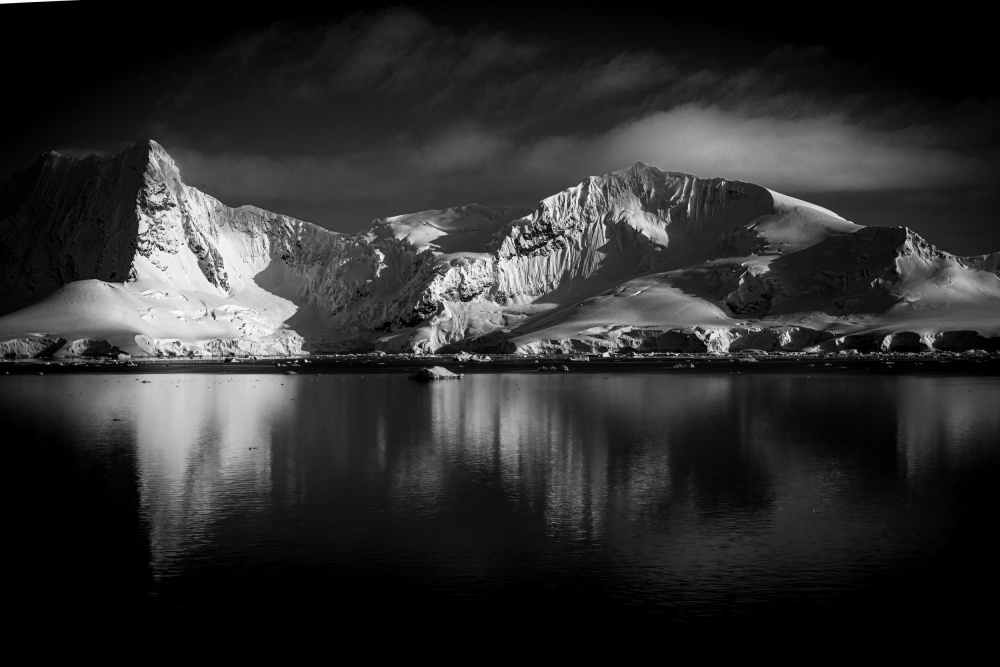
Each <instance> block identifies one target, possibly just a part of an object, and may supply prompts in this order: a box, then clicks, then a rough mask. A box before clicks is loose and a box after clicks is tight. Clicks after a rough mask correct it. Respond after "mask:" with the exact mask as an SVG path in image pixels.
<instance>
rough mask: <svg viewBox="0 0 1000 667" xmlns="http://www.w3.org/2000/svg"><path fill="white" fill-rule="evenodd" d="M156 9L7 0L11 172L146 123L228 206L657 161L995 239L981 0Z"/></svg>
mask: <svg viewBox="0 0 1000 667" xmlns="http://www.w3.org/2000/svg"><path fill="white" fill-rule="evenodd" d="M147 4H148V3H147ZM689 4H691V3H689ZM150 7H151V8H138V6H137V5H132V6H130V8H129V9H128V10H127V12H126V11H124V10H122V9H121V7H120V6H118V7H113V6H105V5H102V4H100V3H87V2H70V3H44V4H35V5H0V23H2V25H4V27H5V31H4V32H5V38H4V40H0V50H2V55H3V62H4V63H5V69H4V77H3V84H2V86H3V91H4V95H3V107H4V113H3V115H4V116H5V117H6V119H7V120H6V123H5V132H4V142H3V145H4V148H3V151H2V157H0V174H6V173H9V172H11V171H13V170H15V169H19V168H22V167H24V166H26V165H27V164H29V163H30V162H31V161H32V160H33V159H34V158H35V157H36V156H37V155H38V154H39V153H41V152H43V151H47V150H58V151H60V152H63V153H68V154H85V153H90V152H102V153H113V152H115V151H116V150H118V149H120V148H121V147H122V146H124V145H126V144H129V143H134V142H136V141H141V140H143V139H146V138H151V139H155V140H156V141H158V142H160V143H161V144H163V145H164V147H165V148H166V149H167V150H168V151H169V152H170V153H171V155H173V156H174V158H175V159H176V160H177V162H178V164H179V165H180V168H181V173H182V176H183V178H184V180H185V182H187V183H188V184H190V185H194V186H196V187H199V188H201V189H202V190H205V191H206V192H208V193H209V194H212V195H214V196H216V197H218V198H220V199H221V200H222V201H224V202H225V203H227V204H230V205H239V204H256V205H258V206H262V207H264V208H267V209H271V210H275V211H278V212H281V213H287V214H289V215H293V216H296V217H299V218H303V219H305V220H309V221H312V222H316V223H318V224H320V225H323V226H325V227H328V228H330V229H335V230H339V231H357V230H359V229H361V228H362V227H365V226H366V225H367V224H368V223H369V222H370V221H371V220H372V219H373V218H375V217H379V216H386V215H395V214H400V213H406V212H412V211H417V210H422V209H428V208H443V207H447V206H456V205H461V204H465V203H469V202H473V201H474V202H478V203H482V204H490V205H510V206H533V205H534V204H535V203H536V202H537V201H538V200H539V199H541V198H543V197H546V196H548V195H551V194H554V193H556V192H558V191H560V190H562V189H565V188H567V187H570V186H572V185H575V184H576V183H578V182H579V181H580V180H581V179H583V178H585V177H587V176H589V175H594V174H602V173H606V172H608V171H612V170H614V169H620V168H623V167H627V166H629V165H630V164H632V163H634V162H636V161H643V162H646V163H647V164H651V165H654V166H657V167H660V168H661V169H664V170H669V171H684V172H688V173H693V174H695V175H697V176H703V177H710V176H726V177H730V178H739V179H743V180H748V181H752V182H755V183H758V184H760V185H764V186H767V187H770V188H772V189H775V190H778V191H781V192H784V193H786V194H789V195H793V196H796V197H800V198H803V199H806V200H809V201H812V202H814V203H817V204H820V205H823V206H826V207H828V208H831V209H833V210H835V211H837V212H838V213H840V214H841V215H844V216H845V217H847V218H849V219H851V220H853V221H854V222H857V223H859V224H866V225H908V226H910V227H912V228H913V229H915V230H917V231H918V232H920V233H921V234H923V235H925V236H926V237H928V239H929V240H930V241H931V242H932V243H936V244H938V245H940V246H941V247H942V248H944V249H946V250H950V251H952V252H957V253H962V254H972V253H983V252H989V251H995V250H1000V222H998V220H997V216H996V211H997V205H998V203H1000V196H998V193H997V188H996V185H995V183H996V178H997V176H998V172H1000V133H998V127H1000V121H998V118H1000V102H998V96H997V88H996V86H997V83H996V82H997V81H998V80H1000V76H998V73H997V71H996V70H997V65H996V62H997V58H996V57H995V54H994V53H993V46H994V43H995V37H994V35H993V32H994V28H993V26H992V25H991V24H989V23H988V21H986V19H985V17H979V18H977V17H976V16H974V15H972V14H971V13H970V12H968V11H965V12H964V13H963V12H950V13H949V12H946V13H942V12H937V11H934V12H931V11H927V12H923V13H922V12H919V11H917V10H915V9H914V10H901V11H899V12H896V13H893V14H885V15H881V14H879V13H877V12H875V11H874V10H873V9H872V5H857V6H851V5H848V4H843V3H835V4H833V5H831V4H825V5H818V4H815V3H814V4H812V5H808V7H807V9H808V12H806V11H805V10H804V9H801V8H800V10H798V11H799V12H800V13H784V14H783V13H781V12H780V10H778V9H776V6H774V5H765V4H762V3H757V4H753V3H744V4H743V5H742V8H739V9H737V8H735V7H736V6H735V5H734V6H733V8H729V7H727V6H726V5H725V4H719V3H700V4H698V3H695V4H691V9H676V8H675V7H674V5H673V4H671V3H657V4H645V3H639V4H636V3H600V4H593V3H575V4H571V3H563V4H561V5H558V6H556V5H553V6H549V5H546V4H544V3H532V5H530V6H529V8H517V7H515V6H513V5H509V4H502V3H488V6H487V3H466V6H465V8H464V9H461V10H459V11H455V10H454V9H444V8H442V7H441V6H436V5H410V6H391V5H390V6H375V5H355V6H353V7H348V8H346V9H343V10H340V11H329V12H327V13H325V14H317V13H315V12H312V13H310V12H308V11H296V6H295V5H294V3H272V4H271V5H269V6H268V9H267V10H266V11H264V12H251V11H242V10H241V11H240V12H237V13H230V14H229V15H227V16H225V17H220V16H218V13H217V12H212V11H209V5H208V4H202V5H198V4H185V3H179V4H178V3H167V4H157V5H151V4H150ZM247 7H249V5H248V6H247ZM800 7H805V6H800ZM560 8H561V9H560ZM281 12H285V13H281Z"/></svg>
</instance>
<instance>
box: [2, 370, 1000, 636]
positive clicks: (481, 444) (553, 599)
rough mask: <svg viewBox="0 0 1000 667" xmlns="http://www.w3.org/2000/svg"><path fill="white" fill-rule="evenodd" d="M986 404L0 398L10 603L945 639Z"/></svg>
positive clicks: (609, 377)
mask: <svg viewBox="0 0 1000 667" xmlns="http://www.w3.org/2000/svg"><path fill="white" fill-rule="evenodd" d="M997 406H1000V379H998V378H995V377H975V378H970V377H965V378H963V377H942V376H917V375H909V376H865V375H862V374H851V375H842V376H836V375H830V374H827V375H824V376H813V377H810V376H807V375H805V374H793V373H789V374H767V375H753V374H731V373H720V374H698V375H694V374H692V375H677V374H657V373H640V374H636V373H629V374H614V373H607V374H602V373H596V374H577V373H571V374H565V373H564V374H535V373H530V372H523V373H506V374H482V375H470V376H467V377H466V378H465V379H464V380H462V381H459V382H442V383H433V384H430V385H419V384H417V383H414V382H411V381H408V380H407V379H406V376H405V375H401V374H392V373H390V374H381V375H379V374H373V375H360V374H345V375H339V374H330V375H318V376H312V375H298V376H285V375H269V374H261V375H226V374H200V373H199V374H173V375H170V374H168V375H164V374H159V375H139V376H135V375H127V374H123V375H65V376H44V377H37V376H21V377H2V378H0V418H2V420H3V424H4V426H5V432H6V433H8V434H10V435H9V437H8V439H7V449H8V451H9V452H11V453H13V454H14V457H13V462H14V465H13V466H12V467H11V468H9V469H8V470H9V473H8V474H10V475H13V476H16V477H17V478H19V479H18V482H17V485H16V488H18V489H19V492H18V495H17V498H16V506H15V507H14V508H13V512H14V516H15V517H16V529H17V535H18V539H17V540H16V547H15V548H16V553H17V556H18V559H17V562H18V565H17V568H18V569H17V572H18V574H19V576H21V577H23V578H25V580H27V581H29V582H30V588H31V591H32V593H31V595H30V597H28V599H26V600H24V601H23V602H24V604H26V605H28V606H32V607H38V608H52V607H56V608H62V609H73V608H84V609H97V608H102V607H103V606H105V605H112V604H114V605H118V606H119V608H123V607H122V606H121V605H128V606H127V607H124V608H129V609H132V608H137V609H148V610H153V611H155V610H159V611H163V612H167V613H174V612H176V611H178V610H200V611H205V610H220V611H223V610H240V611H242V612H249V611H254V612H255V613H256V612H260V613H263V612H265V611H268V610H269V611H271V612H274V610H278V609H283V610H292V609H301V608H304V606H305V605H309V606H310V608H312V607H314V606H315V605H317V604H319V605H321V606H323V605H329V606H327V607H326V608H327V609H329V613H331V614H333V613H347V612H346V611H345V610H350V613H352V614H364V613H378V614H379V615H380V617H386V616H389V617H391V616H394V615H398V616H403V615H408V614H413V613H421V614H424V613H433V614H438V615H441V616H456V617H457V616H461V615H464V614H470V613H472V614H478V615H479V617H485V616H487V615H488V616H490V617H500V616H503V615H507V614H510V613H517V614H519V615H520V617H525V618H527V617H551V616H552V615H554V614H557V615H558V617H559V618H564V619H565V618H567V617H574V618H577V617H579V618H589V619H601V618H616V619H620V618H626V617H632V616H635V617H649V616H652V617H660V618H664V619H670V620H684V619H708V620H714V619H733V618H740V619H753V620H763V621H771V620H791V619H797V620H801V619H803V618H806V619H812V618H815V619H818V620H830V619H844V618H848V617H850V618H857V617H858V616H859V615H870V616H872V617H875V618H877V617H879V616H880V615H884V614H886V613H891V614H893V615H895V616H897V617H914V618H917V617H920V618H926V617H927V616H928V615H934V614H945V613H946V614H947V615H948V616H949V617H952V616H954V615H955V614H961V613H962V611H963V610H969V609H971V608H972V607H971V605H972V602H971V601H972V600H974V599H976V598H977V597H980V596H982V595H983V594H992V593H995V592H996V585H995V578H994V577H993V575H992V571H993V570H992V567H991V565H990V564H989V563H988V560H989V556H988V553H989V545H990V544H991V543H992V537H991V535H990V533H991V532H992V528H991V527H992V526H993V525H994V524H995V516H994V511H995V509H996V508H997V503H996V501H995V500H994V489H995V488H996V485H997V483H998V482H1000V465H998V464H1000V410H998V409H997ZM943 610H948V611H947V612H944V611H943Z"/></svg>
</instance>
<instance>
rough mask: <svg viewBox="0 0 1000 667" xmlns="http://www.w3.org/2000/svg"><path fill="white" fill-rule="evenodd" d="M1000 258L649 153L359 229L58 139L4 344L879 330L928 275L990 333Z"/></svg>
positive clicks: (2, 218) (4, 277) (310, 342)
mask: <svg viewBox="0 0 1000 667" xmlns="http://www.w3.org/2000/svg"><path fill="white" fill-rule="evenodd" d="M997 256H998V254H997V253H994V254H993V255H984V256H982V257H976V258H965V259H963V258H955V257H953V256H951V255H948V254H947V253H943V252H941V251H939V250H937V249H936V248H933V247H932V246H930V245H929V244H927V243H926V242H925V241H924V240H923V239H921V238H920V237H919V236H917V235H916V234H914V233H913V232H911V231H909V230H905V229H888V228H876V227H871V228H863V227H860V226H857V225H853V224H851V223H848V222H847V221H844V220H842V219H840V218H839V217H837V216H836V215H835V214H832V213H830V212H829V211H824V210H822V209H819V208H818V207H814V206H812V205H809V204H807V203H805V202H798V201H797V200H793V199H791V198H788V197H784V196H783V195H778V194H777V193H772V192H771V191H769V190H767V189H765V188H761V187H759V186H756V185H753V184H749V183H742V182H738V181H729V180H725V179H698V178H695V177H692V176H688V175H685V174H676V173H669V172H662V171H660V170H658V169H655V168H652V167H648V166H646V165H642V164H636V165H635V166H633V167H631V168H629V169H626V170H623V171H620V172H615V173H612V174H608V175H606V176H601V177H593V178H589V179H587V180H586V181H584V182H582V183H580V184H579V185H577V186H576V187H573V188H570V189H568V190H566V191H564V192H561V193H559V194H557V195H554V196H552V197H549V198H548V199H545V200H543V201H542V202H540V203H539V205H538V207H537V208H536V209H534V210H526V209H491V208H488V207H484V206H479V205H476V204H472V205H468V206H463V207H458V208H452V209H442V210H436V211H425V212H422V213H415V214H408V215H404V216H396V217H394V218H385V219H381V220H377V221H375V222H374V223H373V225H372V227H371V228H370V229H369V230H368V231H366V232H364V233H361V234H357V235H353V236H351V235H345V234H339V233H335V232H331V231H328V230H325V229H323V228H321V227H318V226H316V225H312V224H309V223H307V222H303V221H300V220H295V219H293V218H289V217H287V216H283V215H279V214H275V213H271V212H268V211H264V210H261V209H258V208H255V207H252V206H241V207H236V208H233V207H229V206H226V205H225V204H223V203H221V202H220V201H218V200H217V199H215V198H213V197H211V196H209V195H207V194H205V193H202V192H200V191H199V190H197V189H195V188H192V187H189V186H187V185H185V184H184V183H183V182H182V180H181V176H180V173H179V171H178V168H177V166H176V164H175V163H174V162H173V160H172V159H171V158H170V156H169V155H167V153H166V152H165V151H164V150H163V148H162V147H160V146H159V145H158V144H156V143H155V142H148V143H144V144H140V145H137V146H134V147H132V148H130V149H128V150H126V151H124V152H123V153H121V154H119V155H116V156H114V157H111V158H98V157H90V158H86V159H83V160H75V159H70V158H65V157H62V156H59V155H57V154H47V155H44V156H42V157H41V158H39V160H38V161H36V163H35V164H33V165H32V166H31V167H29V168H28V169H26V170H24V171H22V172H19V173H17V174H15V175H13V176H12V177H11V178H9V179H7V180H6V181H4V182H3V183H2V184H0V314H3V313H6V315H5V316H4V317H0V340H7V341H18V340H19V341H22V343H16V344H15V343H10V344H9V345H7V347H8V348H10V349H11V350H15V349H29V348H30V349H35V348H39V349H42V348H44V349H45V350H49V348H50V347H51V345H50V344H49V343H50V342H51V341H52V340H62V339H65V340H67V341H73V340H78V341H83V342H86V343H87V345H83V344H80V345H77V346H76V347H73V345H72V344H68V347H67V348H66V349H87V350H89V349H105V348H104V347H101V346H97V347H95V346H94V345H91V344H90V342H91V341H93V340H107V341H110V342H109V344H108V345H109V346H110V347H112V348H114V349H116V350H124V351H129V352H132V353H134V354H153V355H161V356H162V355H166V356H172V355H212V356H217V355H226V354H256V355H260V354H282V355H285V354H294V353H297V352H299V351H301V349H302V347H303V346H304V348H305V349H306V350H318V351H346V350H357V349H372V348H381V349H386V350H391V351H403V350H417V351H435V350H440V349H448V348H464V349H493V350H496V351H501V350H504V351H512V350H516V349H523V350H537V349H554V347H553V345H555V346H557V347H558V346H562V348H567V349H569V348H572V347H573V346H574V345H576V346H577V347H579V346H583V347H587V346H588V345H590V346H593V345H598V346H601V345H604V344H605V343H607V344H608V346H611V347H614V346H615V345H617V343H613V342H611V341H613V340H618V338H621V336H618V338H616V337H615V336H612V335H609V334H608V335H606V334H607V332H609V331H619V332H620V331H621V327H631V329H630V330H634V331H647V333H649V332H656V331H658V332H659V333H655V335H653V334H652V333H651V334H650V335H645V334H643V335H642V336H640V338H642V339H643V340H646V339H650V340H651V339H653V338H655V337H656V336H661V335H663V334H664V332H668V331H672V330H675V331H687V330H693V329H691V327H702V328H703V329H704V330H705V331H709V330H713V331H714V330H715V329H719V330H720V331H721V330H723V329H727V330H729V329H731V330H735V329H734V328H739V327H743V328H744V329H746V327H747V326H750V324H752V326H751V327H750V328H751V329H754V327H756V328H757V329H760V328H764V329H769V330H775V331H776V330H778V329H781V328H782V327H787V326H802V325H804V324H805V323H806V322H808V323H809V324H810V326H815V327H818V329H820V330H826V329H835V328H837V327H841V328H845V330H854V329H857V327H858V321H857V316H865V317H867V318H868V319H869V320H870V322H869V323H871V322H875V324H876V325H878V326H882V325H885V324H886V323H887V322H888V320H886V322H881V320H878V318H879V317H883V316H885V317H888V315H887V314H892V313H893V312H895V311H894V310H893V309H896V310H898V309H899V307H900V304H906V303H910V304H911V305H912V304H913V303H916V302H918V301H920V300H924V301H928V300H933V299H934V298H938V297H939V296H940V294H938V293H937V292H935V293H934V294H931V293H930V292H927V290H926V289H924V288H925V287H926V285H927V284H934V285H937V286H938V287H940V288H942V289H943V290H944V291H943V292H941V294H945V293H949V292H948V290H951V292H950V294H952V296H955V295H956V294H957V295H958V296H959V297H961V298H960V299H959V300H961V299H962V298H966V297H969V298H972V299H973V300H974V301H976V300H977V299H978V301H976V303H978V304H979V305H978V306H977V307H978V308H979V310H978V311H977V312H979V313H981V314H982V313H985V314H986V315H980V316H977V317H978V320H977V321H978V322H979V324H980V325H981V326H980V327H979V329H978V330H981V331H983V332H986V333H990V332H993V328H995V329H997V331H996V332H993V333H994V334H995V333H1000V322H996V321H995V320H996V317H993V319H992V320H991V319H990V317H989V313H990V312H991V309H992V308H993V306H994V304H995V303H996V304H1000V301H996V299H1000V278H998V277H997V275H996V272H997V267H996V265H997ZM935 281H936V282H935ZM991 281H992V282H991ZM994 283H998V284H996V285H995V284H994ZM970 285H971V286H972V287H969V286H970ZM966 288H968V289H966ZM921 290H923V291H921ZM970 290H971V291H970ZM939 292H940V290H939ZM973 293H974V294H973ZM970 294H972V296H969V295H970ZM935 295H937V296H935ZM974 310H975V309H974ZM997 311H998V312H1000V309H997ZM885 317H883V319H885ZM852 318H853V319H852ZM984 318H985V319H984ZM918 319H919V318H918ZM876 320H877V321H876ZM748 323H750V324H748ZM753 323H756V324H753ZM705 327H708V328H705ZM991 327H992V328H991ZM966 328H970V329H972V328H975V327H966ZM43 334H45V336H43ZM678 335H679V334H678ZM713 335H714V334H713ZM720 335H721V334H720ZM755 335H756V334H755ZM991 335H992V334H991ZM32 337H33V338H32ZM675 337H676V336H675ZM29 338H30V339H31V340H28V339H29ZM668 338H669V337H668ZM710 338H711V336H710ZM716 338H718V336H716ZM757 338H759V336H757ZM40 340H44V341H48V342H46V343H45V345H42V343H41V342H38V341H40ZM546 340H548V341H557V343H553V344H551V345H550V344H549V343H545V342H544V341H546ZM637 340H638V339H637ZM664 340H666V339H664ZM699 340H700V339H699ZM24 341H27V342H24ZM32 341H34V342H32ZM558 341H563V342H562V343H558ZM572 341H576V342H575V343H572ZM601 341H603V342H601ZM633 342H635V341H633ZM547 345H548V346H549V347H546V346H547ZM623 345H624V344H623ZM5 349H6V348H5Z"/></svg>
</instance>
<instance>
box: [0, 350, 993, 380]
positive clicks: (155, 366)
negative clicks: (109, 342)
mask: <svg viewBox="0 0 1000 667" xmlns="http://www.w3.org/2000/svg"><path fill="white" fill-rule="evenodd" d="M432 366H441V367H443V368H446V369H448V370H450V371H452V372H454V373H463V374H466V375H469V374H481V373H525V372H531V373H539V372H542V373H545V374H561V373H567V372H568V373H602V372H603V373H607V372H615V373H621V372H671V373H698V372H739V373H743V372H752V373H763V372H785V373H787V372H801V373H828V372H830V373H836V372H843V371H845V370H848V371H856V372H866V373H873V374H883V375H884V374H902V373H907V374H913V373H919V374H928V373H929V374H936V373H955V372H961V373H963V374H974V375H1000V354H997V353H988V352H964V353H957V352H932V353H875V354H840V353H813V354H787V353H786V354H782V353H774V352H770V353H740V354H731V355H713V354H669V355H664V354H652V355H641V356H632V357H629V356H614V357H600V356H596V355H590V356H588V355H572V356H570V355H538V356H525V355H493V356H491V357H490V358H489V360H488V361H475V360H468V359H464V360H460V359H457V358H456V356H455V355H389V354H385V355H378V354H353V355H314V356H309V357H266V358H257V359H249V358H208V359H205V358H201V359H191V358H180V359H178V358H166V359H165V358H145V357H138V358H132V359H127V360H117V359H115V360H112V359H70V360H58V359H4V360H0V375H38V374H67V373H94V374H97V373H99V374H104V373H118V374H133V375H134V374H161V373H216V374H276V375H280V374H288V375H291V374H297V375H321V374H335V373H405V372H409V373H412V372H415V371H417V370H419V369H421V368H429V367H432ZM542 368H545V369H548V370H545V371H540V369H542ZM564 368H565V369H566V370H563V369H564Z"/></svg>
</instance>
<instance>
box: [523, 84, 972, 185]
mask: <svg viewBox="0 0 1000 667" xmlns="http://www.w3.org/2000/svg"><path fill="white" fill-rule="evenodd" d="M925 140H926V135H925V133H924V132H922V131H921V128H908V129H905V130H899V131H880V130H872V129H869V128H865V127H864V126H862V125H860V124H857V123H854V122H851V121H850V120H849V119H848V118H846V117H845V116H844V115H842V114H828V115H822V116H809V117H804V118H779V117H770V116H749V115H743V114H740V113H737V112H732V111H726V110H723V109H720V108H718V107H715V106H707V107H703V106H698V105H692V104H689V105H683V106H679V107H676V108H674V109H671V110H669V111H662V112H657V113H653V114H650V115H648V116H646V117H643V118H641V119H638V120H635V121H631V122H627V123H624V124H622V125H619V126H617V127H615V128H613V129H611V130H610V131H608V132H605V133H603V134H600V135H596V136H559V137H550V138H547V139H543V140H542V141H540V142H538V143H537V144H536V145H534V146H532V147H531V148H530V149H528V150H527V151H525V152H524V154H523V162H524V166H525V168H526V169H528V170H530V171H531V172H533V173H540V172H551V171H552V170H554V169H559V170H560V171H569V170H575V171H579V169H580V167H581V166H582V167H585V168H587V169H589V170H590V171H591V172H593V173H596V174H599V173H604V172H606V171H610V170H613V169H620V168H622V167H625V166H628V165H630V164H632V163H634V162H636V161H642V162H646V163H648V164H651V165H655V166H658V167H661V168H664V169H667V170H671V171H683V172H687V173H692V174H695V175H699V176H705V177H708V176H724V177H728V178H736V179H745V180H750V181H753V182H756V183H759V184H761V185H765V186H768V187H772V188H776V189H782V188H784V189H786V190H789V191H793V192H824V191H846V190H860V191H865V190H879V189H887V188H900V189H913V188H923V187H947V186H952V185H957V184H970V183H977V182H980V181H982V180H983V179H984V178H989V176H990V175H989V170H988V169H986V165H984V164H983V162H982V160H981V159H977V158H973V157H969V156H966V155H964V154H962V153H961V152H958V151H955V150H949V149H947V148H941V147H935V146H933V145H928V144H927V143H926V141H925Z"/></svg>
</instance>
